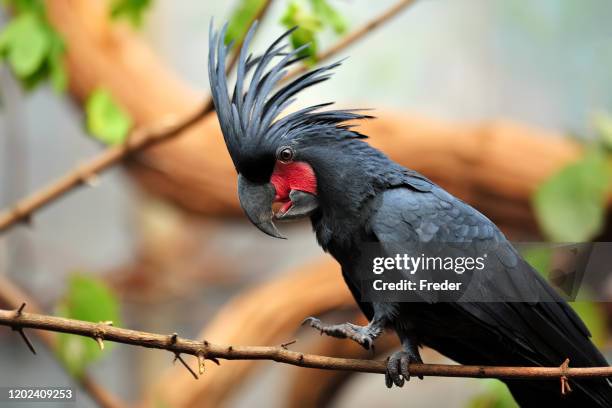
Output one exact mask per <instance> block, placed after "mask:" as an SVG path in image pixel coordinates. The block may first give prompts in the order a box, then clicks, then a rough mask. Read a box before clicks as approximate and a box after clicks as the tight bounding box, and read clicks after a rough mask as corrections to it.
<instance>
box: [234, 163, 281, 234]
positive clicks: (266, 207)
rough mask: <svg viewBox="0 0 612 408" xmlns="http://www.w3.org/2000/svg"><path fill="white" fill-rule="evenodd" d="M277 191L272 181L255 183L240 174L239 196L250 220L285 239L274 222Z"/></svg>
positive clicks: (264, 229) (260, 227)
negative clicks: (273, 209)
mask: <svg viewBox="0 0 612 408" xmlns="http://www.w3.org/2000/svg"><path fill="white" fill-rule="evenodd" d="M275 195H276V191H275V189H274V186H273V185H272V184H271V183H253V182H252V181H249V180H248V179H247V178H246V177H243V176H242V175H241V174H239V175H238V198H239V200H240V206H241V207H242V209H243V210H244V212H245V214H246V216H247V217H248V218H249V220H250V221H251V222H252V223H253V224H255V226H256V227H257V228H259V229H260V230H261V231H262V232H264V233H266V234H268V235H270V236H271V237H275V238H281V239H285V237H284V236H282V235H281V233H280V232H278V229H276V225H274V223H273V222H272V218H273V216H274V214H273V212H272V203H273V202H274V197H275Z"/></svg>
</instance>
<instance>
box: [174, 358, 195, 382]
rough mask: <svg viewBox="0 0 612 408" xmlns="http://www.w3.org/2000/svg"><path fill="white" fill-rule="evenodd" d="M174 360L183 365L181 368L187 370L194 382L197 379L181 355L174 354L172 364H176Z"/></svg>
mask: <svg viewBox="0 0 612 408" xmlns="http://www.w3.org/2000/svg"><path fill="white" fill-rule="evenodd" d="M176 360H178V361H180V362H181V364H183V366H184V367H185V368H186V369H187V371H189V372H190V373H191V375H193V378H195V379H196V380H197V379H198V375H197V374H196V372H195V371H193V369H192V368H191V367H189V364H187V363H186V362H185V360H183V357H181V353H175V354H174V363H176Z"/></svg>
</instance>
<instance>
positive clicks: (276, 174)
mask: <svg viewBox="0 0 612 408" xmlns="http://www.w3.org/2000/svg"><path fill="white" fill-rule="evenodd" d="M270 182H271V183H272V184H273V185H274V188H275V189H276V200H277V201H283V200H286V199H288V198H289V192H290V191H291V190H300V191H305V192H307V193H310V194H317V178H316V177H315V174H314V170H313V169H312V167H310V165H309V164H308V163H306V162H292V163H281V162H279V161H277V162H276V165H275V166H274V171H273V172H272V177H270Z"/></svg>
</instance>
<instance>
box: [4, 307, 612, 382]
mask: <svg viewBox="0 0 612 408" xmlns="http://www.w3.org/2000/svg"><path fill="white" fill-rule="evenodd" d="M0 325H3V326H8V327H10V328H12V329H13V330H23V329H25V328H32V329H39V330H47V331H54V332H61V333H69V334H75V335H79V336H84V337H90V338H92V339H101V340H106V341H113V342H116V343H123V344H129V345H134V346H142V347H147V348H156V349H161V350H167V351H170V352H172V353H174V354H175V355H178V354H189V355H193V356H196V357H198V360H199V361H200V362H201V361H203V360H204V359H208V360H212V361H215V362H216V363H218V359H225V360H272V361H276V362H278V363H284V364H290V365H295V366H299V367H308V368H319V369H325V370H346V371H358V372H363V373H376V374H384V373H385V369H386V367H385V362H384V361H375V360H356V359H345V358H334V357H326V356H319V355H313V354H304V353H300V352H297V351H291V350H288V349H286V348H283V347H265V346H230V345H220V344H213V343H210V342H208V341H197V340H190V339H184V338H181V337H179V336H177V335H176V334H169V335H163V334H155V333H147V332H142V331H136V330H128V329H122V328H119V327H113V326H108V325H105V324H103V323H90V322H84V321H80V320H73V319H65V318H61V317H53V316H45V315H40V314H34V313H26V312H19V311H18V310H0ZM200 372H203V370H200ZM410 373H411V374H412V375H415V376H433V377H469V378H503V379H508V378H512V379H554V378H559V379H561V381H562V383H563V382H564V381H565V380H567V378H589V377H610V376H612V367H578V368H569V367H568V360H566V361H565V362H563V363H562V364H561V366H559V367H503V366H465V365H448V364H411V365H410Z"/></svg>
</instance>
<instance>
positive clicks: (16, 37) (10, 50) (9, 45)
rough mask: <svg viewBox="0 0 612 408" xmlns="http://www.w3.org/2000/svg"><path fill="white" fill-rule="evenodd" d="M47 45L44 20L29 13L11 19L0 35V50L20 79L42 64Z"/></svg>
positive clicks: (33, 71) (47, 37) (47, 48)
mask: <svg viewBox="0 0 612 408" xmlns="http://www.w3.org/2000/svg"><path fill="white" fill-rule="evenodd" d="M49 45H50V44H49V36H48V33H47V30H46V27H45V23H44V21H43V20H41V19H40V18H39V17H37V16H36V15H34V14H31V13H27V14H22V15H20V16H18V17H16V18H15V19H13V20H12V21H11V22H10V23H9V24H8V26H7V27H6V28H5V30H4V31H3V32H2V35H1V36H0V52H1V53H2V54H3V55H6V58H7V59H8V61H9V63H10V64H11V67H12V68H13V72H15V75H17V77H19V78H21V79H23V78H26V77H28V76H30V75H32V74H34V73H35V72H36V71H37V70H38V69H39V68H40V67H41V66H42V64H43V62H44V60H45V57H46V56H47V52H48V50H49Z"/></svg>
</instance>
